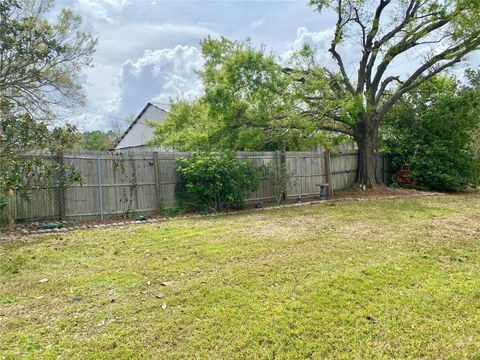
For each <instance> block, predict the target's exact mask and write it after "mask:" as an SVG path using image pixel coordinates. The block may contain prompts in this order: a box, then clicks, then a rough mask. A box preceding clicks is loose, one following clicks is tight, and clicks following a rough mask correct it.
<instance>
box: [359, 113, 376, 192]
mask: <svg viewBox="0 0 480 360" xmlns="http://www.w3.org/2000/svg"><path fill="white" fill-rule="evenodd" d="M355 141H356V142H357V145H358V173H357V181H356V183H357V184H358V185H359V186H361V187H366V188H373V187H376V186H378V185H381V184H382V177H381V175H380V170H381V169H380V157H379V153H378V125H377V123H376V121H374V119H369V120H365V121H362V123H360V124H359V125H358V126H357V128H356V129H355Z"/></svg>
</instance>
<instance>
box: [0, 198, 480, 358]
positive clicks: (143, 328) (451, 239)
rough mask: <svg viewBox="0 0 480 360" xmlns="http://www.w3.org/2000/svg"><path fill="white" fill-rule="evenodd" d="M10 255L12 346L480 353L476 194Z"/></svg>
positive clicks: (292, 353)
mask: <svg viewBox="0 0 480 360" xmlns="http://www.w3.org/2000/svg"><path fill="white" fill-rule="evenodd" d="M0 259H1V261H0V358H2V357H3V358H7V359H8V358H12V359H13V358H15V359H17V358H31V359H34V358H35V359H37V358H58V357H62V358H65V359H71V358H78V359H102V358H109V359H110V358H111V359H121V358H124V359H132V358H155V359H170V358H172V359H179V358H189V359H190V358H200V359H232V358H241V359H252V358H279V359H296V358H298V359H304V358H316V359H323V358H355V357H356V358H422V357H423V358H435V359H438V358H455V359H457V358H480V196H478V195H461V196H438V197H428V198H415V199H402V200H382V201H369V202H355V201H351V202H341V203H331V204H326V205H311V206H304V207H298V208H288V209H279V210H268V211H252V212H247V213H243V214H237V215H230V216H221V217H207V218H196V219H181V220H175V221H171V222H165V223H158V224H150V225H142V226H131V227H124V228H115V229H103V230H91V231H79V232H72V233H66V234H57V235H50V236H45V237H41V238H30V239H26V240H23V241H12V242H9V243H0ZM43 278H48V279H49V280H48V281H47V282H39V280H41V279H43Z"/></svg>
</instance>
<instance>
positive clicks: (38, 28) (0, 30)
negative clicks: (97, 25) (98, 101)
mask: <svg viewBox="0 0 480 360" xmlns="http://www.w3.org/2000/svg"><path fill="white" fill-rule="evenodd" d="M53 5H54V1H53V0H33V1H29V0H4V1H2V2H0V96H1V97H2V98H3V99H4V100H7V101H8V103H9V107H10V111H12V108H14V109H16V111H23V112H26V113H28V114H30V115H32V116H35V117H36V118H41V119H51V118H53V117H54V115H58V114H59V113H61V112H64V111H66V110H67V109H70V108H72V107H74V106H77V105H79V104H83V102H84V93H83V90H82V81H81V70H82V68H84V67H85V66H90V65H91V61H92V54H93V52H94V51H95V46H96V43H97V40H96V39H95V38H94V37H93V36H92V35H91V34H89V33H86V32H83V31H81V24H82V19H81V18H80V17H79V16H77V15H75V14H74V13H73V12H72V11H71V10H68V9H62V10H61V11H60V12H59V14H58V17H57V19H56V21H51V20H49V19H48V17H47V15H48V13H49V11H50V10H51V9H52V7H53Z"/></svg>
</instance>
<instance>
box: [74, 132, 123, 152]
mask: <svg viewBox="0 0 480 360" xmlns="http://www.w3.org/2000/svg"><path fill="white" fill-rule="evenodd" d="M81 138H82V139H81V144H80V146H81V147H82V148H83V149H85V150H92V151H106V150H110V149H111V148H112V147H113V145H114V144H115V141H116V139H117V136H116V134H115V133H114V132H113V131H111V130H110V131H108V132H103V131H100V130H95V131H87V132H84V133H82V134H81Z"/></svg>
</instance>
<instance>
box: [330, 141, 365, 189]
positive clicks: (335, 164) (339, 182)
mask: <svg viewBox="0 0 480 360" xmlns="http://www.w3.org/2000/svg"><path fill="white" fill-rule="evenodd" d="M330 163H331V173H332V176H331V182H332V188H333V191H339V190H344V189H347V188H349V187H351V186H352V185H353V184H354V183H355V179H356V177H357V168H358V151H357V150H349V151H344V152H339V153H334V154H332V156H331V161H330Z"/></svg>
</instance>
